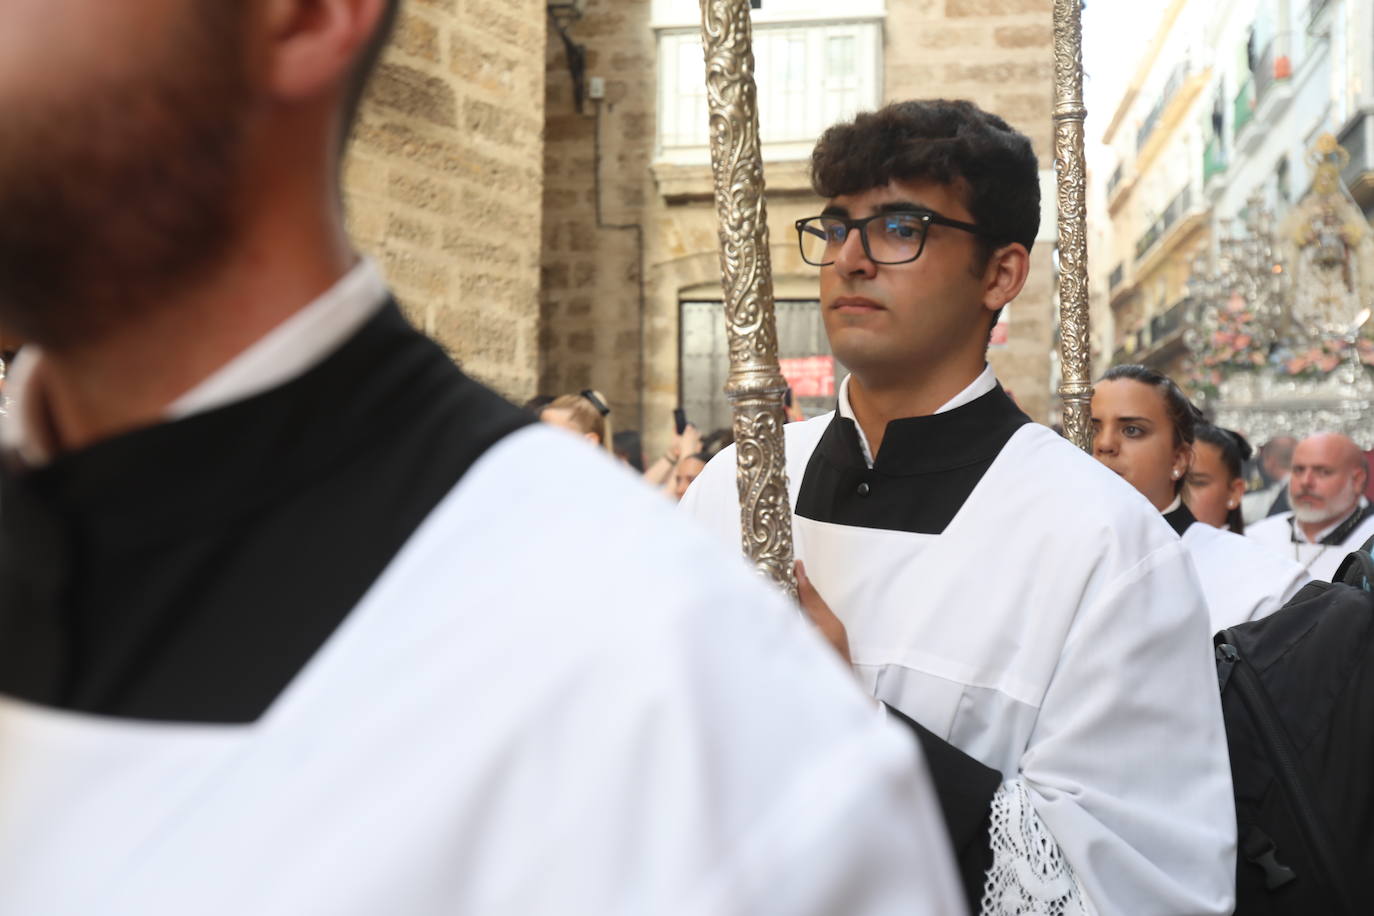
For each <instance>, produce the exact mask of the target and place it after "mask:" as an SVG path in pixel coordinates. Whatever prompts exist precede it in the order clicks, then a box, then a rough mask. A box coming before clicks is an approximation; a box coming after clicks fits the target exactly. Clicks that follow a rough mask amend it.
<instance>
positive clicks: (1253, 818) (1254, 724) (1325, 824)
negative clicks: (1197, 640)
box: [1213, 545, 1374, 916]
mask: <svg viewBox="0 0 1374 916" xmlns="http://www.w3.org/2000/svg"><path fill="white" fill-rule="evenodd" d="M1368 546H1369V545H1366V549H1362V550H1358V551H1356V552H1355V553H1352V554H1351V555H1350V556H1349V557H1347V558H1346V560H1345V561H1344V562H1343V563H1342V564H1341V566H1340V568H1339V569H1338V570H1337V571H1336V575H1335V576H1334V577H1333V581H1332V582H1311V583H1309V584H1307V585H1306V586H1304V587H1303V588H1302V590H1300V591H1299V592H1298V593H1297V594H1296V595H1294V596H1293V598H1292V600H1291V601H1289V602H1288V604H1286V605H1284V607H1283V608H1281V609H1280V610H1278V611H1276V612H1275V613H1274V614H1272V615H1271V616H1269V617H1266V618H1263V619H1261V620H1256V621H1251V622H1249V623H1244V624H1240V625H1239V626H1235V627H1231V628H1229V629H1226V630H1223V631H1221V632H1220V633H1218V634H1217V635H1216V636H1215V637H1214V638H1213V642H1214V643H1215V645H1216V658H1217V678H1218V680H1219V682H1220V685H1221V707H1222V715H1223V717H1224V718H1225V720H1226V740H1227V744H1228V745H1229V748H1230V755H1231V776H1232V780H1233V782H1234V785H1235V796H1236V824H1237V830H1238V834H1237V836H1238V839H1239V849H1238V850H1237V856H1236V911H1235V912H1236V916H1264V914H1304V916H1306V914H1317V913H1320V914H1335V916H1339V914H1348V916H1355V914H1361V913H1374V893H1371V892H1370V891H1363V890H1362V889H1363V888H1364V887H1366V886H1374V885H1370V884H1369V882H1371V881H1372V880H1374V591H1371V589H1374V558H1371V557H1370V554H1369V552H1368V549H1367V548H1368Z"/></svg>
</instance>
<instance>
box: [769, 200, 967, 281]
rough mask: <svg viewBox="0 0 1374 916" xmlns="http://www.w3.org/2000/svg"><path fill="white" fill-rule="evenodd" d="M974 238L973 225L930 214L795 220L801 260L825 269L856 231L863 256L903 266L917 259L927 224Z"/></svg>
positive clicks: (903, 212)
mask: <svg viewBox="0 0 1374 916" xmlns="http://www.w3.org/2000/svg"><path fill="white" fill-rule="evenodd" d="M932 223H933V224H934V225H937V226H949V227H950V228H952V229H962V230H963V231H965V232H972V233H974V234H975V235H976V234H978V232H979V229H978V227H977V226H975V225H974V224H973V223H965V222H960V221H959V220H957V219H950V218H948V217H945V216H941V215H940V214H938V213H936V212H935V211H933V210H896V211H893V212H891V213H875V214H874V215H873V216H866V217H864V218H863V219H849V218H847V217H843V216H810V217H807V218H806V219H799V220H797V223H796V225H797V238H798V241H799V243H800V245H801V256H802V260H803V261H805V262H806V263H808V264H810V265H811V266H812V267H828V266H829V265H831V264H834V263H835V255H836V254H837V253H838V252H839V250H840V249H841V248H842V247H843V246H844V243H845V239H847V238H849V233H850V232H851V231H853V230H857V231H858V233H859V242H860V243H861V244H862V245H863V247H864V255H865V256H866V257H867V258H868V259H869V260H870V261H872V262H873V263H874V264H905V263H907V262H908V261H914V260H916V259H917V258H919V257H920V256H921V252H922V251H925V248H926V236H927V235H928V234H929V232H930V227H931V224H932Z"/></svg>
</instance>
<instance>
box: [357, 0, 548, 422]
mask: <svg viewBox="0 0 1374 916" xmlns="http://www.w3.org/2000/svg"><path fill="white" fill-rule="evenodd" d="M544 23H545V12H544V2H543V0H462V2H461V3H460V2H459V0H404V3H403V6H402V10H401V17H400V20H399V21H398V23H397V29H396V34H395V36H394V38H393V40H392V43H391V46H390V48H388V50H387V52H386V54H385V55H384V56H383V58H382V61H381V63H380V64H379V66H378V69H377V72H376V74H375V75H374V77H373V80H372V84H371V85H370V86H369V89H368V93H367V97H366V98H365V100H364V102H363V108H362V111H361V113H360V115H359V118H358V123H357V126H356V129H355V132H354V135H353V139H352V143H351V145H350V147H349V150H348V154H347V158H346V160H345V163H344V171H343V178H344V197H345V205H346V207H347V211H348V220H349V228H350V231H351V233H352V235H353V238H354V240H355V242H356V243H357V244H358V246H359V247H360V248H361V249H362V250H363V251H365V252H367V253H368V254H370V255H371V256H373V257H375V258H376V259H377V260H378V261H379V263H380V264H381V265H382V268H383V270H384V271H385V272H386V275H387V278H388V280H389V281H390V283H391V286H392V289H393V290H394V291H395V293H396V295H397V298H399V299H400V300H401V303H402V305H403V306H404V308H405V309H406V311H407V313H408V314H409V315H410V317H411V320H412V321H414V322H415V324H416V325H417V326H418V327H420V328H421V329H423V330H424V331H425V332H426V333H428V334H429V335H430V336H432V337H433V338H434V339H435V340H437V341H438V342H439V343H440V345H442V346H443V347H444V349H445V350H446V351H447V352H448V353H449V354H450V355H451V356H452V357H453V358H454V359H455V360H456V361H457V362H458V363H460V364H461V365H462V366H463V368H464V370H465V371H467V372H468V373H469V374H471V375H472V376H474V377H476V378H478V379H481V380H482V381H483V382H486V383H487V384H489V385H491V386H492V387H493V388H495V389H496V390H497V391H499V392H501V393H502V394H504V395H506V396H507V397H509V398H511V399H513V400H516V401H521V400H524V399H525V398H528V397H529V396H530V395H532V394H533V393H534V392H535V388H536V385H537V382H538V375H539V285H540V280H539V273H540V248H541V245H540V239H541V227H542V222H543V218H542V212H541V209H542V207H541V205H542V194H543V185H544V175H543V133H544V61H543V52H544V46H545V25H544Z"/></svg>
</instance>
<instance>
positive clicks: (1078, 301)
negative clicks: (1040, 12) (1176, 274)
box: [1054, 0, 1093, 451]
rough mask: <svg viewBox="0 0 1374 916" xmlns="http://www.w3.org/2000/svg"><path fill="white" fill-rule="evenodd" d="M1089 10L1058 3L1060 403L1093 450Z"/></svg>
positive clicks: (1071, 433) (1082, 444) (1071, 0)
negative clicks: (1086, 133) (1086, 141)
mask: <svg viewBox="0 0 1374 916" xmlns="http://www.w3.org/2000/svg"><path fill="white" fill-rule="evenodd" d="M1085 117H1087V109H1085V108H1084V107H1083V5H1082V0H1054V171H1055V175H1056V177H1057V178H1058V186H1059V360H1060V385H1059V397H1060V398H1061V399H1062V400H1063V402H1064V433H1065V435H1067V436H1068V437H1069V440H1070V441H1071V442H1073V444H1074V445H1077V446H1078V447H1079V448H1081V449H1083V450H1084V451H1091V450H1092V442H1093V431H1092V419H1091V402H1092V396H1093V386H1092V377H1091V373H1092V354H1091V352H1090V351H1089V349H1088V234H1087V220H1088V205H1087V178H1088V167H1087V164H1086V162H1085V160H1084V155H1083V119H1084V118H1085Z"/></svg>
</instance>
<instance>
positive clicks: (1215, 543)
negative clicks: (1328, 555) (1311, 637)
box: [1183, 521, 1312, 633]
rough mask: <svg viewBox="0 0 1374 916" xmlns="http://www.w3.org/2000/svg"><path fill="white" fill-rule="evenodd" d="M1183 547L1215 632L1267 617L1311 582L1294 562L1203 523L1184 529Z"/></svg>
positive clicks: (1238, 536) (1304, 571)
mask: <svg viewBox="0 0 1374 916" xmlns="http://www.w3.org/2000/svg"><path fill="white" fill-rule="evenodd" d="M1183 546H1184V547H1185V548H1187V550H1188V554H1189V556H1191V557H1192V558H1193V565H1194V566H1196V567H1197V574H1198V580H1199V581H1200V582H1201V583H1202V593H1203V595H1204V596H1205V597H1206V599H1207V611H1208V613H1209V614H1210V616H1211V620H1212V632H1213V633H1216V632H1220V631H1221V630H1223V629H1225V628H1226V627H1231V626H1235V625H1236V624H1238V623H1245V622H1246V621H1247V620H1259V619H1260V618H1261V617H1268V616H1269V615H1270V614H1272V613H1274V612H1275V611H1277V610H1278V609H1279V608H1281V607H1283V606H1284V605H1285V604H1287V603H1288V600H1289V599H1290V598H1292V597H1293V596H1294V595H1295V594H1297V592H1298V589H1300V588H1302V587H1303V586H1304V585H1306V584H1307V583H1308V582H1311V581H1312V576H1311V575H1309V574H1308V571H1307V570H1305V569H1303V567H1302V566H1300V565H1299V564H1297V563H1295V562H1293V561H1292V560H1290V559H1287V558H1285V557H1283V556H1280V555H1278V554H1276V553H1274V552H1273V551H1272V550H1269V549H1267V548H1265V547H1263V546H1261V545H1260V544H1257V543H1256V542H1254V541H1252V540H1249V539H1247V538H1244V537H1241V536H1240V535H1238V534H1236V533H1235V532H1233V531H1226V530H1224V529H1221V528H1214V527H1212V526H1211V525H1208V524H1207V523H1205V522H1196V521H1195V522H1193V524H1191V525H1189V526H1188V529H1187V530H1186V531H1184V532H1183Z"/></svg>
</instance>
